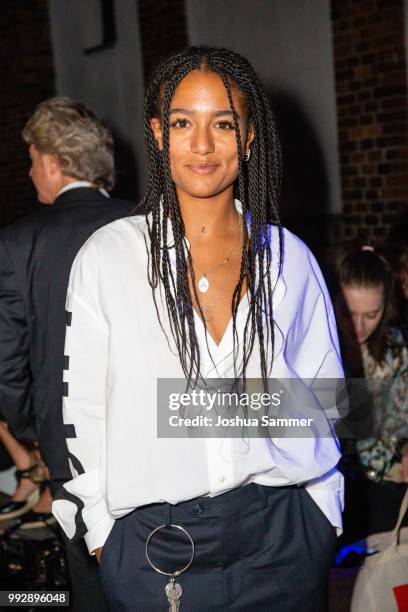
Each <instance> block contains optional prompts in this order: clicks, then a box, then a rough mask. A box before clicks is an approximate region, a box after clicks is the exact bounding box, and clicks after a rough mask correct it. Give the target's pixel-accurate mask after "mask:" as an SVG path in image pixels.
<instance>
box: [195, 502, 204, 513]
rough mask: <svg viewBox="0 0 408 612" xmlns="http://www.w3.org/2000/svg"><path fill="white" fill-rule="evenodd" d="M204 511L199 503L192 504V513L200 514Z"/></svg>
mask: <svg viewBox="0 0 408 612" xmlns="http://www.w3.org/2000/svg"><path fill="white" fill-rule="evenodd" d="M203 512H204V508H203V506H202V505H201V504H194V506H193V513H194V514H197V515H200V514H202V513H203Z"/></svg>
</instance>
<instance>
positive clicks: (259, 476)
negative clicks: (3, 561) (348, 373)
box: [53, 47, 342, 612]
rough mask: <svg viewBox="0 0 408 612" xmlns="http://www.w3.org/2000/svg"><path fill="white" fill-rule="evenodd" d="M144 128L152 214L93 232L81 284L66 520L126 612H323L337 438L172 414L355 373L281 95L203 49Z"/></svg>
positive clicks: (148, 103) (165, 68)
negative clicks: (288, 154) (223, 426)
mask: <svg viewBox="0 0 408 612" xmlns="http://www.w3.org/2000/svg"><path fill="white" fill-rule="evenodd" d="M144 120H145V140H146V148H147V161H148V171H149V176H148V185H147V189H146V194H145V196H144V198H143V202H142V206H143V208H144V209H145V211H146V214H145V215H140V214H135V215H134V216H132V217H129V218H128V219H124V220H122V221H119V222H116V223H113V224H111V225H109V226H107V227H105V228H104V229H102V230H100V231H98V232H97V233H96V234H94V236H93V237H91V239H90V240H89V241H88V242H87V244H86V245H85V246H84V247H83V249H82V250H81V252H80V253H79V255H78V257H77V259H76V261H75V263H74V265H73V268H72V271H71V279H70V284H69V289H68V298H67V310H68V311H69V312H70V313H71V314H70V315H69V316H68V321H69V326H68V327H67V336H66V350H65V353H66V356H67V363H66V365H67V369H66V371H65V373H64V380H65V383H66V385H65V397H64V421H65V423H66V430H67V444H68V448H69V452H70V457H71V460H72V471H73V479H72V481H70V482H69V483H67V484H65V485H64V487H63V488H62V489H61V491H60V493H59V495H58V498H57V499H56V501H55V502H54V505H53V511H54V513H55V515H56V517H57V518H58V520H59V521H60V523H61V525H62V527H63V528H64V530H65V532H66V534H67V536H68V537H69V538H78V537H85V540H86V542H87V545H88V548H89V550H90V552H91V553H95V554H96V556H97V557H98V559H99V560H100V563H101V566H100V567H101V577H102V581H103V584H104V587H105V590H106V593H107V596H108V598H109V600H110V602H111V605H112V610H115V611H119V610H129V611H130V610H132V611H133V610H138V611H139V610H140V611H141V610H163V609H166V607H167V608H168V607H169V606H170V609H172V610H177V609H178V606H179V605H181V609H182V610H195V611H199V610H202V611H206V612H207V611H209V610H223V611H224V610H227V609H234V610H271V609H274V610H282V611H285V612H288V611H290V610H295V609H300V608H301V609H307V610H309V609H310V610H312V609H313V610H324V609H326V593H327V574H328V567H329V563H330V559H331V555H332V552H333V547H334V544H335V533H336V532H335V529H336V528H337V530H340V529H341V498H342V480H341V476H340V475H339V473H338V471H337V469H336V464H337V462H338V459H339V452H338V447H337V443H336V441H335V440H334V439H333V438H332V437H330V436H327V437H324V438H321V439H317V438H313V437H303V438H297V439H294V438H288V437H286V438H285V437H281V438H268V437H266V438H265V437H263V438H250V439H248V438H246V439H245V436H244V435H239V436H236V437H232V438H231V437H229V438H227V437H224V436H223V437H221V438H220V437H211V436H210V435H208V434H207V437H206V435H204V434H203V435H201V436H200V435H194V430H193V432H192V433H191V435H188V436H187V437H182V436H181V434H179V433H178V432H177V430H176V431H174V427H173V429H172V427H171V426H169V423H170V422H171V421H172V419H173V421H174V419H175V420H176V421H177V422H178V420H181V415H182V410H181V409H180V410H178V408H180V406H181V407H183V406H185V404H184V403H183V402H184V400H185V396H186V395H188V394H187V393H182V394H176V393H170V394H168V395H169V397H170V401H169V402H167V406H166V405H165V404H163V403H161V399H160V398H162V397H163V388H164V387H163V384H162V383H163V379H166V380H167V381H168V379H172V380H171V381H168V382H167V387H166V388H165V390H168V389H170V388H171V389H172V390H174V389H175V387H174V384H173V383H175V381H178V380H181V381H182V382H183V381H184V382H183V385H184V386H183V385H182V388H183V390H184V391H186V387H187V391H188V393H189V394H190V395H188V397H189V398H190V399H191V397H193V393H194V392H195V391H197V390H198V389H200V392H201V390H203V388H206V389H208V386H206V385H207V384H208V379H214V378H215V379H216V380H220V379H225V378H227V377H229V378H230V379H231V380H232V385H233V386H234V387H235V388H239V387H240V388H241V389H244V390H245V389H246V390H249V389H250V388H253V386H254V385H255V387H257V388H259V387H260V388H261V389H263V391H265V392H266V391H267V390H268V388H269V387H268V379H271V378H295V379H296V378H302V379H303V378H305V379H309V378H310V379H312V380H314V379H316V378H317V377H331V378H336V377H341V376H342V366H341V362H340V359H339V352H338V343H337V333H336V327H335V323H334V316H333V310H332V306H331V303H330V299H329V297H328V293H327V290H326V287H325V284H324V281H323V279H322V275H321V273H320V270H319V268H318V266H317V264H316V261H315V259H314V258H313V256H312V254H311V253H310V251H309V250H308V249H307V247H306V246H305V245H304V244H303V243H302V242H301V241H300V240H299V239H297V238H296V237H295V236H294V235H293V234H291V233H290V232H288V231H287V230H283V229H282V228H281V226H280V222H279V216H278V200H279V191H280V179H281V156H280V145H279V139H278V135H277V129H276V126H275V120H274V116H273V113H272V110H271V108H270V105H269V101H268V98H267V96H266V95H265V92H264V90H263V88H262V85H261V83H260V82H259V79H258V77H257V76H256V74H255V72H254V70H253V69H252V67H251V66H250V64H249V63H248V62H247V61H246V60H245V59H244V58H243V57H241V56H240V55H238V54H237V53H233V52H232V51H228V50H225V49H211V48H206V47H193V48H190V49H187V50H186V51H183V52H181V53H178V54H175V55H173V56H172V57H170V58H169V59H168V60H167V61H165V62H164V64H163V65H162V66H160V67H159V69H158V70H157V72H156V74H155V75H154V76H153V79H152V81H151V84H150V87H149V89H148V91H147V94H146V100H145V109H144ZM159 379H160V380H159ZM257 381H259V382H257ZM171 385H173V387H172V386H171ZM176 400H177V401H179V404H177V401H176ZM180 402H181V403H180ZM206 410H207V411H208V407H207V408H204V412H206ZM169 411H170V412H171V416H170V419H168V427H167V429H166V430H165V434H164V435H163V434H161V435H158V431H159V430H160V423H162V422H163V419H164V418H167V416H168V413H169ZM176 412H177V414H176ZM207 414H208V412H207ZM163 415H164V416H163ZM190 430H191V428H190ZM159 433H160V431H159ZM177 436H179V437H177ZM102 548H103V552H102Z"/></svg>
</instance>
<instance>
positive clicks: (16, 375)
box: [0, 98, 133, 612]
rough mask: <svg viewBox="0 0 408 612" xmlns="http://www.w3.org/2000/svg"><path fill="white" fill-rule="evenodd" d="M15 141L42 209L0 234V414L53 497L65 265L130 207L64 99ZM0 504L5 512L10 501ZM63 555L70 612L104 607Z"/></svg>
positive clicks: (73, 553) (87, 572) (78, 548)
mask: <svg viewBox="0 0 408 612" xmlns="http://www.w3.org/2000/svg"><path fill="white" fill-rule="evenodd" d="M23 138H24V140H25V142H26V143H27V145H28V148H29V154H30V158H31V169H30V172H29V175H30V178H31V180H32V181H33V184H34V186H35V189H36V191H37V196H38V200H39V201H40V202H41V203H42V204H44V205H45V206H42V207H41V208H40V209H38V210H36V211H35V212H34V213H32V214H30V215H29V216H27V217H25V218H23V219H21V220H19V221H17V222H16V223H14V224H12V225H10V226H8V227H7V228H5V229H3V230H1V231H0V412H1V418H2V419H4V420H5V421H6V422H7V425H8V430H9V431H10V432H11V433H12V434H13V435H14V436H15V437H16V438H17V439H18V440H20V441H25V440H26V441H31V442H32V441H33V440H34V439H36V440H38V445H39V448H40V452H41V455H42V458H43V460H44V462H45V464H46V466H47V467H48V470H49V476H50V480H51V484H50V486H51V492H52V494H55V492H56V490H57V489H58V488H59V487H60V486H61V485H62V484H63V482H65V481H66V480H68V479H71V478H72V475H71V471H70V463H71V461H70V458H69V455H68V451H67V446H66V441H65V439H66V437H67V436H69V435H70V432H69V431H67V429H65V430H64V425H63V421H62V399H61V398H62V395H63V394H64V385H63V382H62V373H63V369H64V368H67V367H68V364H67V363H66V360H65V361H64V337H65V325H66V324H69V321H68V320H67V321H66V316H65V298H66V290H67V285H68V279H69V273H70V269H71V265H72V262H73V260H74V258H75V256H76V254H77V252H78V250H79V249H80V247H81V246H82V245H83V244H84V242H85V241H86V240H87V239H88V238H89V236H91V234H93V232H95V230H97V229H98V228H100V227H101V226H103V225H106V224H107V223H110V222H111V221H114V220H116V219H118V218H121V217H125V216H127V215H128V214H129V213H130V211H131V209H132V206H133V205H132V204H131V203H130V202H126V201H122V200H117V199H114V198H110V197H109V194H108V191H109V190H110V189H112V187H113V184H114V159H113V139H112V135H111V133H110V131H109V129H108V128H107V126H106V125H105V124H104V123H103V122H102V121H101V120H100V119H98V118H97V117H96V116H95V114H94V113H93V112H92V111H90V110H89V109H87V108H86V107H85V106H83V105H82V104H78V103H76V102H73V101H71V100H69V99H68V98H53V99H50V100H47V101H46V102H43V103H42V104H40V105H39V106H38V107H37V109H36V110H35V112H34V114H33V115H32V117H31V118H30V119H29V121H28V122H27V124H26V126H25V128H24V130H23ZM71 467H73V468H74V469H79V466H76V465H72V463H71ZM24 476H26V478H23V479H22V480H20V484H19V487H18V489H17V491H16V495H15V496H14V497H13V498H12V499H11V502H10V503H17V504H18V503H19V502H22V501H24V496H25V495H28V494H29V493H28V492H29V490H30V488H31V491H32V487H33V484H32V483H31V482H30V478H29V477H28V478H27V476H29V474H28V473H26V474H24ZM48 494H49V493H48ZM45 503H48V502H47V500H44V499H42V500H41V499H40V504H39V506H38V509H39V510H44V504H45ZM19 508H20V510H19V512H21V506H20V507H19ZM3 510H5V512H4V515H5V516H9V515H10V505H9V506H8V507H5V508H3ZM11 510H13V508H11ZM33 510H34V511H35V510H36V507H35V506H34V508H33ZM1 513H2V508H0V517H1ZM66 556H67V562H68V569H69V575H70V582H71V587H72V600H73V606H72V608H71V609H72V610H75V611H82V610H85V609H86V610H87V612H91V611H98V612H101V611H103V610H105V609H107V605H106V603H105V600H104V596H103V594H102V590H101V588H100V586H99V576H98V569H97V565H96V562H95V560H94V559H93V558H91V557H89V555H88V553H87V551H86V549H85V546H84V543H83V541H80V542H78V543H67V544H66Z"/></svg>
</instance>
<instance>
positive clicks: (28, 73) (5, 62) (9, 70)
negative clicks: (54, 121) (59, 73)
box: [0, 0, 54, 225]
mask: <svg viewBox="0 0 408 612" xmlns="http://www.w3.org/2000/svg"><path fill="white" fill-rule="evenodd" d="M0 64H1V67H2V83H1V84H2V86H1V88H0V122H1V138H0V185H1V187H0V225H4V224H6V223H9V222H11V221H13V220H14V219H15V218H17V217H19V216H21V215H23V214H25V213H27V212H29V211H30V210H32V209H33V207H34V206H35V204H36V197H35V191H34V189H33V187H32V185H31V181H30V180H29V178H28V176H27V172H28V169H29V163H28V155H27V151H26V146H25V145H24V143H23V141H22V139H21V136H20V134H21V129H22V127H23V126H24V123H25V122H26V120H27V119H28V117H29V116H30V114H31V113H32V111H33V110H34V107H35V106H36V105H37V104H38V103H39V102H41V101H42V100H44V99H45V98H48V97H50V96H51V95H53V94H54V70H53V56H52V50H51V42H50V34H49V22H48V11H47V0H30V1H29V2H28V1H26V0H19V1H18V2H11V1H10V0H8V1H4V2H0Z"/></svg>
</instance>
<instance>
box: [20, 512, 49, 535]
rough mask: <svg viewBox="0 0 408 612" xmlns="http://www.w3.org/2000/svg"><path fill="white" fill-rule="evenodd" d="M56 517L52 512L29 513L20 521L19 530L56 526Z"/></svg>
mask: <svg viewBox="0 0 408 612" xmlns="http://www.w3.org/2000/svg"><path fill="white" fill-rule="evenodd" d="M56 522H57V521H56V519H55V517H54V516H53V515H52V514H51V512H33V511H32V510H31V511H30V512H27V514H24V516H22V517H21V519H20V524H19V526H18V529H23V530H24V529H40V528H41V527H51V526H52V525H55V524H56Z"/></svg>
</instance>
